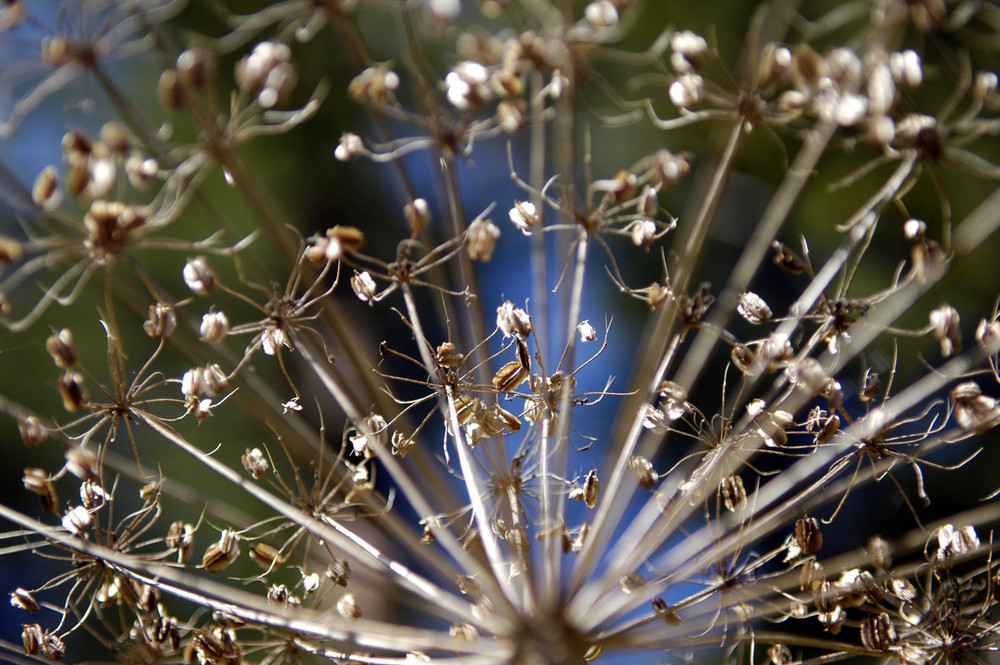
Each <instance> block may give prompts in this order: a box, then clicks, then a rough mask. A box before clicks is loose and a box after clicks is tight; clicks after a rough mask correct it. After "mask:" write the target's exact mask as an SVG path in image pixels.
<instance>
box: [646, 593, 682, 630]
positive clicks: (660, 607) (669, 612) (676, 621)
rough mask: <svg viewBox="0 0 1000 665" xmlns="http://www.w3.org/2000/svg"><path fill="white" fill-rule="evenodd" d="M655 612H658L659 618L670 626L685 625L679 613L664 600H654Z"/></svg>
mask: <svg viewBox="0 0 1000 665" xmlns="http://www.w3.org/2000/svg"><path fill="white" fill-rule="evenodd" d="M653 611H654V612H656V615H657V616H658V617H660V618H661V619H663V620H664V621H665V622H667V625H668V626H679V625H681V623H683V622H682V621H681V618H680V617H679V616H678V615H677V612H675V611H674V609H673V608H672V607H670V605H668V604H667V601H665V600H663V599H662V598H654V599H653Z"/></svg>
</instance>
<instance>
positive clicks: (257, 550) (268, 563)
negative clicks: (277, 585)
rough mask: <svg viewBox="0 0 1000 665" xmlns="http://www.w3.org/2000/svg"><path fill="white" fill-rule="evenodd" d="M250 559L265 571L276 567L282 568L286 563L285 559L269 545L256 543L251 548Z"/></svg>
mask: <svg viewBox="0 0 1000 665" xmlns="http://www.w3.org/2000/svg"><path fill="white" fill-rule="evenodd" d="M250 558H251V559H253V560H254V563H256V564H257V565H258V566H260V567H261V568H262V569H264V570H273V569H274V568H275V566H280V565H281V564H282V563H284V561H285V557H284V556H282V555H281V553H280V552H279V551H278V550H277V549H276V548H274V547H272V546H271V545H268V544H267V543H254V546H253V547H251V548H250Z"/></svg>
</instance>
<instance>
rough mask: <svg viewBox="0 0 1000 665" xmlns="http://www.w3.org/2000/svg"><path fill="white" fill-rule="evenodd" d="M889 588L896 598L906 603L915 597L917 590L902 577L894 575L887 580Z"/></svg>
mask: <svg viewBox="0 0 1000 665" xmlns="http://www.w3.org/2000/svg"><path fill="white" fill-rule="evenodd" d="M889 590H890V591H891V592H892V595H894V596H895V597H896V598H899V599H900V600H902V601H904V602H907V603H909V602H912V601H913V600H914V599H916V597H917V590H916V589H915V588H914V586H913V585H912V584H910V582H909V581H908V580H905V579H903V578H902V577H894V578H892V579H891V580H889Z"/></svg>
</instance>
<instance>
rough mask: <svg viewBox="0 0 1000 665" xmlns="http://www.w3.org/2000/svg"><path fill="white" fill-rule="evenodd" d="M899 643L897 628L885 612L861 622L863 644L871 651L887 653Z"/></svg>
mask: <svg viewBox="0 0 1000 665" xmlns="http://www.w3.org/2000/svg"><path fill="white" fill-rule="evenodd" d="M898 641H899V635H898V634H897V633H896V627H895V626H894V625H893V623H892V619H890V618H889V615H888V614H886V613H885V612H881V613H879V615H878V616H868V617H865V618H864V619H862V620H861V644H863V645H864V647H865V648H866V649H869V650H871V651H885V650H886V649H887V648H888V647H889V646H891V645H893V644H895V643H896V642H898Z"/></svg>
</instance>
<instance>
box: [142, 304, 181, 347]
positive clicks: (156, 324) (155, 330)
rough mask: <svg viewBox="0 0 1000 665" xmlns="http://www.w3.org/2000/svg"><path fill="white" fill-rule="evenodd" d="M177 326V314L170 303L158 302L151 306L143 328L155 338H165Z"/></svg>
mask: <svg viewBox="0 0 1000 665" xmlns="http://www.w3.org/2000/svg"><path fill="white" fill-rule="evenodd" d="M176 328H177V315H176V313H174V308H173V307H171V306H170V305H164V304H163V303H157V304H156V305H150V306H149V314H148V315H147V317H146V321H145V323H143V324H142V329H143V330H145V331H146V334H147V335H149V336H150V337H152V338H153V339H165V338H167V337H169V336H170V335H171V334H172V333H173V332H174V330H175V329H176Z"/></svg>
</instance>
